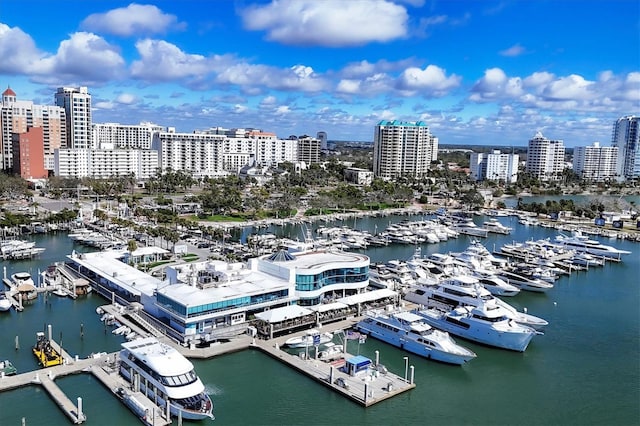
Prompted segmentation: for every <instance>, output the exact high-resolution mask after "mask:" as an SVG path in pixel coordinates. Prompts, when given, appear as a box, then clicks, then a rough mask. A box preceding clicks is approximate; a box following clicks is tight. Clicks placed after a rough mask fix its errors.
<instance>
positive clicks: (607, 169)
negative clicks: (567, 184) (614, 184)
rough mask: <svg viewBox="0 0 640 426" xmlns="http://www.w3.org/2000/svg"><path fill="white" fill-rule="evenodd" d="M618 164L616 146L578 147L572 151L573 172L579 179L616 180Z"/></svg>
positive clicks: (598, 144) (597, 143)
mask: <svg viewBox="0 0 640 426" xmlns="http://www.w3.org/2000/svg"><path fill="white" fill-rule="evenodd" d="M617 164H618V147H617V146H600V143H599V142H594V143H593V145H591V146H578V147H576V148H575V149H574V150H573V171H574V172H576V173H577V174H578V175H579V176H580V177H581V178H583V179H589V180H594V181H603V180H607V179H612V178H616V174H617Z"/></svg>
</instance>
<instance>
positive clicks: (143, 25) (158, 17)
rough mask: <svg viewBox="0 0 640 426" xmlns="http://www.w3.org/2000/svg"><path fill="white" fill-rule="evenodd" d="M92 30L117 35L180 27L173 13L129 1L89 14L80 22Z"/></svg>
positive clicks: (148, 32)
mask: <svg viewBox="0 0 640 426" xmlns="http://www.w3.org/2000/svg"><path fill="white" fill-rule="evenodd" d="M80 26H81V28H84V29H87V30H89V31H92V32H98V33H106V34H113V35H118V36H125V37H128V36H132V35H140V34H142V35H150V34H159V33H165V32H166V31H167V30H168V29H170V28H172V27H173V28H178V29H182V28H184V27H185V25H184V24H181V23H178V19H177V18H176V16H175V15H170V14H167V13H163V12H162V11H161V10H160V9H158V8H157V7H156V6H153V5H142V4H135V3H131V4H130V5H129V6H127V7H120V8H118V9H112V10H110V11H108V12H105V13H94V14H92V15H89V16H88V17H87V18H86V19H85V20H84V21H82V23H81V24H80Z"/></svg>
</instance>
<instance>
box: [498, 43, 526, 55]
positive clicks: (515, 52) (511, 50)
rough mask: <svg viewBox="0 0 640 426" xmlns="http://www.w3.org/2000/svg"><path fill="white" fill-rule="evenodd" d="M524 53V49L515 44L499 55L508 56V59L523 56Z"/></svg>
mask: <svg viewBox="0 0 640 426" xmlns="http://www.w3.org/2000/svg"><path fill="white" fill-rule="evenodd" d="M525 52H526V50H525V48H524V47H522V46H520V45H519V44H515V45H513V46H511V47H510V48H508V49H505V50H501V51H500V55H502V56H508V57H516V56H520V55H522V54H524V53H525Z"/></svg>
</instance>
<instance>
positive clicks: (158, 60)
mask: <svg viewBox="0 0 640 426" xmlns="http://www.w3.org/2000/svg"><path fill="white" fill-rule="evenodd" d="M136 49H138V53H139V54H140V59H139V60H137V61H134V62H133V63H132V64H131V75H132V76H133V77H135V78H138V79H140V80H145V81H150V82H157V81H171V80H178V79H183V78H188V77H199V76H204V75H207V74H208V73H210V72H211V71H212V70H213V69H215V68H217V64H220V63H223V62H225V61H228V60H229V58H227V57H223V56H214V57H211V58H207V57H205V56H202V55H194V54H188V53H185V52H183V51H182V50H181V49H180V48H178V47H177V46H176V45H174V44H171V43H168V42H166V41H163V40H151V39H145V40H141V41H138V42H137V43H136Z"/></svg>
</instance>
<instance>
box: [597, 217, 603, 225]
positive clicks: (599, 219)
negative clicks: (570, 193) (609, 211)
mask: <svg viewBox="0 0 640 426" xmlns="http://www.w3.org/2000/svg"><path fill="white" fill-rule="evenodd" d="M596 226H604V218H602V217H597V218H596Z"/></svg>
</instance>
